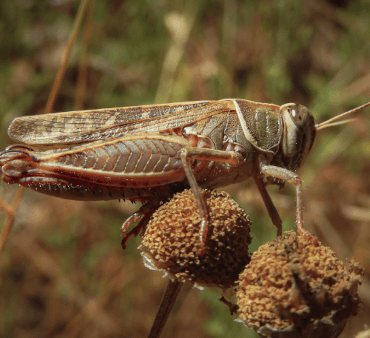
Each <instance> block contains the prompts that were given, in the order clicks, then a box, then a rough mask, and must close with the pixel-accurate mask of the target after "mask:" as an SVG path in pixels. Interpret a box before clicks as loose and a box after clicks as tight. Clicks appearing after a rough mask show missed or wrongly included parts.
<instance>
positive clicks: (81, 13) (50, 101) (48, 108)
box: [44, 0, 89, 114]
mask: <svg viewBox="0 0 370 338" xmlns="http://www.w3.org/2000/svg"><path fill="white" fill-rule="evenodd" d="M88 3H89V0H82V1H81V3H80V6H79V7H78V12H77V16H76V19H75V22H74V25H73V28H72V31H71V34H70V36H69V39H68V42H67V46H66V48H65V50H64V54H63V57H62V63H61V65H60V67H59V70H58V74H57V75H56V77H55V81H54V84H53V88H52V89H51V92H50V95H49V99H48V102H47V103H46V107H45V110H44V113H45V114H48V113H51V111H52V110H53V107H54V104H55V100H56V97H57V95H58V93H59V88H60V85H61V83H62V80H63V77H64V74H65V72H66V69H67V63H68V59H69V56H70V54H71V51H72V47H73V44H74V42H75V40H76V36H77V33H78V31H79V29H80V26H81V23H82V19H83V17H84V13H85V12H86V8H87V4H88Z"/></svg>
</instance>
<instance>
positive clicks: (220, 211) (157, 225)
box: [140, 190, 251, 288]
mask: <svg viewBox="0 0 370 338" xmlns="http://www.w3.org/2000/svg"><path fill="white" fill-rule="evenodd" d="M202 194H203V196H204V197H205V200H206V203H207V210H208V214H209V217H210V224H211V226H210V228H209V233H208V239H207V241H206V243H205V244H206V250H205V253H203V254H202V253H201V240H200V239H199V235H200V225H201V218H200V216H199V211H198V206H197V203H196V201H195V198H194V195H193V192H192V191H191V190H185V191H183V192H181V193H178V194H176V195H175V196H174V197H173V198H172V199H171V200H170V201H169V202H167V203H165V204H164V205H162V206H161V207H160V208H159V209H158V210H157V211H156V212H155V213H154V214H153V216H152V218H151V220H150V221H149V223H148V225H147V228H146V230H145V233H144V236H143V240H142V245H141V247H140V249H141V251H142V255H143V257H144V262H145V264H146V266H148V267H150V268H152V269H156V270H163V271H165V272H167V273H168V274H169V275H170V276H171V277H174V278H177V279H178V280H179V281H182V282H185V281H190V282H194V283H197V284H198V285H200V286H219V287H223V288H227V287H230V286H232V285H234V283H235V281H236V280H237V279H238V276H239V273H240V272H241V271H242V270H243V269H244V267H245V265H246V264H248V262H249V260H250V258H249V253H248V245H249V244H250V242H251V237H250V235H249V232H250V224H251V222H250V220H249V219H248V216H247V215H246V214H245V212H244V210H243V209H242V208H240V207H239V206H238V204H237V203H236V202H235V201H234V200H233V199H232V198H231V197H230V196H229V195H228V194H227V193H225V192H218V191H214V190H202Z"/></svg>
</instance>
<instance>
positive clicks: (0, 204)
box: [0, 187, 24, 257]
mask: <svg viewBox="0 0 370 338" xmlns="http://www.w3.org/2000/svg"><path fill="white" fill-rule="evenodd" d="M23 191H24V189H23V188H22V187H21V188H19V189H18V191H17V194H16V195H15V198H14V202H13V205H11V206H10V205H8V204H7V203H5V202H4V201H3V200H2V199H1V198H0V208H1V209H3V210H4V211H5V213H6V221H5V225H4V228H3V231H2V232H1V235H0V255H1V253H2V252H3V249H4V246H5V243H6V240H7V239H8V237H9V234H10V231H11V230H12V227H13V224H14V218H15V214H16V212H17V208H18V205H19V202H20V201H21V198H22V195H23ZM0 257H1V256H0Z"/></svg>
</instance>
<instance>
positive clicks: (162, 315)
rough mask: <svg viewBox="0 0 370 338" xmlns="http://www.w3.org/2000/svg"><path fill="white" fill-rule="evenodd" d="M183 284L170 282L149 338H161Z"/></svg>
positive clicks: (176, 281) (175, 281)
mask: <svg viewBox="0 0 370 338" xmlns="http://www.w3.org/2000/svg"><path fill="white" fill-rule="evenodd" d="M182 284H183V283H181V282H179V281H178V280H174V281H172V280H170V281H169V282H168V285H167V289H166V291H165V293H164V295H163V298H162V302H161V305H160V307H159V309H158V312H157V315H156V317H155V320H154V323H153V326H152V329H151V330H150V333H149V336H148V338H159V337H160V336H161V333H162V331H163V328H164V326H165V325H166V322H167V319H168V317H169V315H170V312H171V310H172V308H173V306H174V305H175V302H176V299H177V296H178V295H179V292H180V290H181V286H182Z"/></svg>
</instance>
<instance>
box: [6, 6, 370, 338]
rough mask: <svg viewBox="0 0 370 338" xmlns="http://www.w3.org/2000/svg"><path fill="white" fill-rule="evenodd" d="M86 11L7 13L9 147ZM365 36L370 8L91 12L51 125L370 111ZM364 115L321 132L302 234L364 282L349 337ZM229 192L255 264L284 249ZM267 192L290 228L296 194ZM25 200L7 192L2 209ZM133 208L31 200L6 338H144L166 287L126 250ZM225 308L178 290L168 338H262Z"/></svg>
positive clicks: (41, 99)
mask: <svg viewBox="0 0 370 338" xmlns="http://www.w3.org/2000/svg"><path fill="white" fill-rule="evenodd" d="M79 4H80V2H79V1H71V0H49V1H46V0H45V1H43V0H2V1H1V2H0V28H1V32H2V33H1V35H0V51H1V52H0V59H1V61H0V102H1V104H0V146H1V149H4V147H6V146H9V145H10V144H12V141H11V140H10V139H9V137H8V136H7V132H6V130H7V127H8V125H9V123H10V122H11V120H12V119H13V118H15V117H17V116H21V115H33V114H41V113H43V111H44V109H45V105H46V102H47V99H48V96H49V93H50V90H51V87H52V84H53V81H54V78H55V76H56V73H57V71H58V68H59V66H60V63H61V60H62V57H63V53H64V50H65V48H66V44H67V40H68V37H69V34H70V32H71V30H72V27H73V24H74V20H75V17H76V13H77V9H78V6H79ZM369 23H370V2H369V1H368V0H361V1H360V0H358V1H355V0H353V1H350V0H340V1H333V0H331V1H329V0H328V1H320V0H305V1H296V0H284V1H272V0H261V1H241V0H208V1H206V0H185V1H184V0H181V1H180V0H171V1H170V0H152V1H145V0H110V1H95V2H94V1H90V2H89V4H88V7H87V15H85V17H84V21H83V24H82V29H81V30H80V32H79V33H78V36H77V39H76V43H75V45H74V47H73V50H72V55H71V58H70V61H69V63H68V67H67V71H66V75H65V78H64V80H63V82H62V85H61V88H60V90H59V95H58V97H57V100H56V104H55V107H54V109H53V111H55V112H57V111H69V110H75V109H91V108H108V107H119V106H132V105H143V104H153V103H167V102H176V101H188V100H209V99H215V100H218V99H223V98H241V99H248V100H253V101H260V102H270V103H275V104H279V105H281V104H284V103H288V102H296V103H302V104H304V105H306V106H307V107H309V109H310V110H311V111H312V112H313V114H314V116H315V118H316V121H323V120H325V119H328V118H330V117H332V116H334V115H336V114H338V113H341V112H344V111H345V110H348V109H351V108H353V107H355V106H358V105H361V104H363V103H365V102H368V101H369V100H370V39H369V37H370V24H369ZM369 110H370V109H369V108H368V109H367V110H364V111H363V112H361V113H359V114H358V115H357V116H358V117H359V120H358V121H356V122H354V123H351V124H348V125H345V126H338V127H335V128H331V129H324V130H323V131H320V132H319V133H318V135H317V140H316V144H315V146H314V148H313V150H312V152H311V154H310V157H309V159H308V161H307V163H306V165H305V167H304V169H303V172H302V179H303V181H304V188H305V190H304V199H305V222H306V228H307V229H309V230H310V231H312V232H313V233H315V234H316V235H317V236H318V238H319V240H320V241H321V242H322V243H324V244H325V245H329V246H330V247H331V248H332V249H333V250H334V251H335V252H336V253H337V255H338V256H339V257H340V258H341V259H343V260H346V259H351V258H354V259H355V260H356V261H358V262H360V263H361V265H362V267H363V268H365V277H364V279H363V285H362V286H361V287H360V295H361V297H362V300H363V308H362V310H361V312H360V313H359V314H358V315H357V317H354V318H352V319H351V320H350V322H349V323H348V324H347V327H346V329H345V331H344V333H343V334H342V336H341V337H354V336H355V334H356V333H357V332H359V331H361V330H363V329H364V328H365V325H370V320H369V318H370V279H369V277H370V137H369V132H368V130H369V129H370V111H369ZM225 190H227V191H228V192H229V193H230V194H232V196H233V197H234V198H235V199H236V200H237V201H238V203H239V204H240V205H241V206H242V207H243V208H244V209H245V210H246V211H247V213H248V214H249V215H250V218H251V220H252V221H253V225H252V236H253V238H254V240H253V243H252V246H251V248H250V251H251V252H253V251H255V250H256V249H257V248H258V246H259V245H261V244H263V243H265V242H267V241H268V240H270V239H273V238H274V237H275V235H276V230H275V228H274V226H273V225H272V224H271V221H270V219H269V218H268V215H267V213H266V210H265V207H264V205H263V202H262V200H261V198H260V196H259V193H258V191H257V188H256V187H255V186H254V184H253V182H249V181H247V182H245V183H243V184H239V185H238V186H237V187H236V186H230V187H227V188H226V189H225ZM269 191H270V192H271V196H272V199H273V201H274V202H275V205H276V207H277V209H278V210H279V212H280V215H281V217H282V219H283V222H284V230H289V229H292V228H293V227H294V215H295V189H294V187H290V186H287V187H286V188H285V189H284V190H283V191H279V190H278V189H277V187H269ZM16 194H17V187H16V186H8V185H5V184H3V183H1V184H0V197H1V199H2V200H3V201H5V202H6V203H7V204H9V205H10V204H12V203H13V200H14V198H15V195H16ZM138 208H139V205H136V204H131V203H130V202H125V203H123V202H121V203H119V202H118V201H112V202H74V201H66V200H60V199H57V198H51V197H47V196H43V195H40V194H37V193H36V192H33V191H25V192H24V195H23V197H22V199H21V201H20V204H19V207H18V209H17V211H16V213H15V221H14V227H13V229H12V231H11V233H10V236H9V239H8V241H7V243H6V246H5V248H4V250H3V252H2V254H1V256H0V337H29V338H34V337H35V338H36V337H67V336H68V337H99V338H100V337H146V336H147V334H148V332H149V330H150V327H151V324H152V322H153V319H154V316H155V313H156V311H157V308H158V306H159V303H160V300H161V296H162V293H163V291H164V289H165V287H166V284H167V279H164V278H162V275H161V273H158V272H153V271H149V270H147V269H146V268H144V266H143V263H142V260H141V257H140V255H139V252H138V250H137V247H138V245H139V243H140V239H139V238H135V239H131V240H130V241H129V242H128V248H127V249H126V250H125V251H124V252H123V250H122V248H121V246H120V241H121V234H120V226H121V224H122V223H123V221H124V220H125V219H126V217H128V216H129V215H131V214H132V213H133V212H134V211H136V210H137V209H138ZM0 221H1V223H0V227H4V224H5V222H9V221H11V220H9V218H7V217H6V213H5V211H4V210H0ZM219 297H220V293H219V292H218V291H217V290H205V291H199V290H194V289H191V288H190V287H183V290H182V292H181V293H180V296H179V300H178V302H177V304H176V306H175V309H174V312H173V314H172V316H171V317H170V321H169V323H168V325H167V327H166V330H165V332H164V334H163V337H179V338H180V337H181V338H185V337H198V338H203V337H204V338H206V337H212V338H221V337H235V338H238V337H256V335H255V334H254V332H252V331H251V330H248V329H246V328H244V326H243V325H241V324H238V323H235V322H234V321H233V319H235V316H234V317H231V316H230V314H229V310H228V308H227V307H226V306H225V305H223V304H221V303H220V302H219V301H218V298H219Z"/></svg>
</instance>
